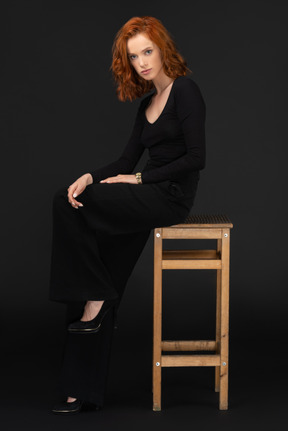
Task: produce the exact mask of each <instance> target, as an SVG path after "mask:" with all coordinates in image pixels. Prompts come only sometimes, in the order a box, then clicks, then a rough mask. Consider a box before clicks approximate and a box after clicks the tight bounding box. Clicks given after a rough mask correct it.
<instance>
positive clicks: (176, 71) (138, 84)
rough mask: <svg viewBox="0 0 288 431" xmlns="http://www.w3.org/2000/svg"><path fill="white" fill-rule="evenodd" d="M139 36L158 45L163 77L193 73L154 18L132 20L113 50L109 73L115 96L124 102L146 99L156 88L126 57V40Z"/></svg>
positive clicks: (122, 29)
mask: <svg viewBox="0 0 288 431" xmlns="http://www.w3.org/2000/svg"><path fill="white" fill-rule="evenodd" d="M139 33H146V36H147V37H148V38H149V39H150V40H152V42H153V43H155V44H156V45H157V46H158V48H159V49H160V51H161V54H162V59H163V70H164V73H165V74H166V75H167V76H169V77H170V78H172V79H176V78H177V77H178V76H181V75H186V74H187V72H191V73H192V71H191V70H190V69H189V68H188V67H187V63H186V61H185V60H184V58H183V57H182V55H181V54H180V53H179V52H178V50H177V48H176V44H175V42H174V40H173V38H172V36H171V34H170V33H169V32H168V30H167V29H166V28H165V27H164V25H163V24H162V23H161V21H160V20H158V19H156V18H154V17H152V16H141V17H133V18H131V19H130V20H129V21H127V22H126V23H125V24H124V25H123V26H122V27H121V28H120V30H119V31H118V32H117V34H116V36H115V39H114V42H113V46H112V64H111V67H110V70H112V74H113V77H114V80H115V81H116V84H117V85H118V87H117V89H116V93H117V96H118V99H119V100H120V101H121V102H125V100H127V99H129V100H130V101H132V100H134V99H136V98H137V97H141V96H143V94H145V93H148V92H149V91H150V90H152V88H154V84H153V81H152V80H151V81H146V80H143V79H141V78H140V77H139V75H138V74H137V72H136V71H135V69H134V68H133V67H132V66H131V64H130V61H129V57H128V53H127V40H128V39H129V38H130V37H133V36H135V35H136V34H139Z"/></svg>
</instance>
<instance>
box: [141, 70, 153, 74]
mask: <svg viewBox="0 0 288 431" xmlns="http://www.w3.org/2000/svg"><path fill="white" fill-rule="evenodd" d="M150 70H151V69H146V70H143V71H142V72H141V73H143V75H147V73H149V72H150Z"/></svg>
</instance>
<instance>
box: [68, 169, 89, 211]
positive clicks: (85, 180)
mask: <svg viewBox="0 0 288 431" xmlns="http://www.w3.org/2000/svg"><path fill="white" fill-rule="evenodd" d="M92 182H93V179H92V175H91V174H84V175H82V177H80V178H78V180H76V181H75V182H74V183H73V184H71V185H70V186H69V187H68V189H67V190H68V193H67V197H68V201H69V203H70V204H71V205H72V207H73V208H75V209H79V208H78V207H83V204H82V203H81V202H78V201H76V199H75V198H76V197H77V196H78V195H80V193H82V192H84V190H85V189H86V187H87V186H88V185H90V184H92Z"/></svg>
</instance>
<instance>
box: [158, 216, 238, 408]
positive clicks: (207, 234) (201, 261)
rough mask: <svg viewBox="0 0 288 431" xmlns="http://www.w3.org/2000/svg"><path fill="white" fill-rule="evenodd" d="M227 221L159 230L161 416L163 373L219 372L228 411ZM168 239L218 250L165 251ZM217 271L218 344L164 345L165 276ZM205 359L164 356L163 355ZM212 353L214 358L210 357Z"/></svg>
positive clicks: (194, 221) (201, 219)
mask: <svg viewBox="0 0 288 431" xmlns="http://www.w3.org/2000/svg"><path fill="white" fill-rule="evenodd" d="M232 227H233V224H232V223H231V221H230V220H229V218H228V217H227V216H226V215H223V214H218V215H211V214H209V215H205V214H200V215H196V214H192V215H189V216H187V218H186V220H185V221H184V222H183V223H181V224H177V225H172V226H168V227H159V228H155V229H154V301H153V382H152V386H153V410H154V411H160V410H161V369H162V367H196V366H197V367H207V366H209V367H215V391H216V392H219V409H220V410H227V409H228V342H229V262H230V229H231V228H232ZM164 239H191V240H192V239H216V240H217V247H216V249H212V250H210V249H209V250H163V240H164ZM168 269H216V270H217V277H216V334H215V340H188V341H186V340H185V341H184V340H162V271H163V270H168ZM165 351H166V352H167V351H169V352H183V351H185V352H188V353H192V352H197V351H198V352H199V351H201V352H205V354H195V353H193V354H191V355H190V354H189V355H181V354H176V355H175V354H172V355H171V354H164V355H163V354H162V353H163V352H165ZM206 351H207V352H208V354H206Z"/></svg>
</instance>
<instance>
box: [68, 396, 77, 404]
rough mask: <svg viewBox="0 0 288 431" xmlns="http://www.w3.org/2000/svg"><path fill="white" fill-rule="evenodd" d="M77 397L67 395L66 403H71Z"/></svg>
mask: <svg viewBox="0 0 288 431" xmlns="http://www.w3.org/2000/svg"><path fill="white" fill-rule="evenodd" d="M76 400H77V398H72V397H67V403H73V402H74V401H76Z"/></svg>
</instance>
